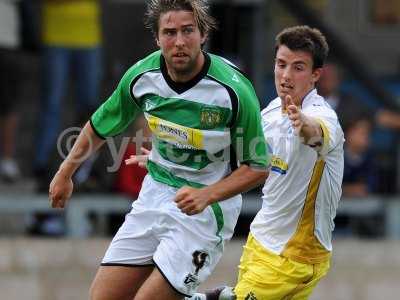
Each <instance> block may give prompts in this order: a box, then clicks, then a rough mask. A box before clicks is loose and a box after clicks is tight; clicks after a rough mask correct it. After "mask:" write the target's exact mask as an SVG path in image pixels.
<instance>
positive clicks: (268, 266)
mask: <svg viewBox="0 0 400 300" xmlns="http://www.w3.org/2000/svg"><path fill="white" fill-rule="evenodd" d="M240 264H241V266H240V269H241V275H240V278H239V281H238V283H237V285H236V287H235V294H236V296H237V299H238V300H241V299H253V298H254V299H268V300H282V299H286V298H285V297H286V296H288V295H290V293H291V292H292V291H294V290H295V289H296V288H297V287H298V286H299V284H303V283H304V282H308V281H309V280H310V279H311V278H312V275H313V268H312V266H311V265H306V264H301V263H297V262H294V261H292V260H290V259H287V258H285V257H282V256H279V255H277V254H275V253H272V252H271V251H268V250H267V249H265V248H264V247H263V246H262V245H261V244H260V243H258V242H257V240H255V239H254V237H253V236H252V235H250V236H249V239H248V242H247V243H246V246H245V248H244V253H243V256H242V260H241V262H240Z"/></svg>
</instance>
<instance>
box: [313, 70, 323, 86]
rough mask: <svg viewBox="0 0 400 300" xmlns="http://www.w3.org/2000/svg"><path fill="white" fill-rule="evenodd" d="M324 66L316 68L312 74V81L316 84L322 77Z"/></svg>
mask: <svg viewBox="0 0 400 300" xmlns="http://www.w3.org/2000/svg"><path fill="white" fill-rule="evenodd" d="M321 73H322V68H315V69H314V70H313V72H312V74H311V78H312V82H313V83H314V84H315V83H316V82H317V81H318V80H319V78H320V77H321Z"/></svg>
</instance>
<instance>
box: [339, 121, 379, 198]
mask: <svg viewBox="0 0 400 300" xmlns="http://www.w3.org/2000/svg"><path fill="white" fill-rule="evenodd" d="M370 131H371V123H370V121H369V120H368V119H367V118H363V117H360V118H355V119H354V120H353V121H352V122H350V123H349V124H348V125H347V128H345V137H346V143H345V147H344V175H343V196H346V197H366V196H368V195H369V194H370V193H371V192H374V191H375V188H376V171H375V170H374V159H373V157H372V155H371V152H370V151H369V145H370Z"/></svg>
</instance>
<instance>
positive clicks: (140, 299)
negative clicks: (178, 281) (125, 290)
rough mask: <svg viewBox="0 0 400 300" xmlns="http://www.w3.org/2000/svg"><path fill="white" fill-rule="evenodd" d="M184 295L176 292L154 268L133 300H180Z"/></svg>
mask: <svg viewBox="0 0 400 300" xmlns="http://www.w3.org/2000/svg"><path fill="white" fill-rule="evenodd" d="M183 298H184V295H183V294H181V293H179V292H178V291H176V290H175V289H174V288H173V287H172V286H171V285H170V284H169V283H168V281H167V280H166V279H165V278H164V276H163V275H162V274H161V273H160V271H159V270H158V269H157V268H155V269H154V270H153V272H152V273H151V275H150V276H149V277H148V278H147V279H146V281H145V282H144V283H143V284H142V286H141V287H140V289H139V291H138V292H137V294H136V296H135V298H134V300H148V299H163V300H180V299H183Z"/></svg>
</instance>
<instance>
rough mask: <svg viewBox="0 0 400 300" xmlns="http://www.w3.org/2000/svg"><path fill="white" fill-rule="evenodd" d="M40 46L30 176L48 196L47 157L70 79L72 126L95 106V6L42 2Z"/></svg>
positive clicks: (85, 0) (81, 1) (87, 1)
mask: <svg viewBox="0 0 400 300" xmlns="http://www.w3.org/2000/svg"><path fill="white" fill-rule="evenodd" d="M42 42H43V58H42V59H43V62H42V67H43V70H42V72H43V73H42V105H41V110H42V111H41V113H40V114H39V116H40V128H39V136H38V144H37V149H36V151H37V153H36V156H35V161H34V172H35V175H36V177H37V180H38V189H39V191H40V190H43V191H47V189H48V182H49V178H50V177H49V176H51V174H49V173H50V165H49V164H50V162H49V157H50V154H51V153H52V150H53V149H54V148H55V144H56V140H57V135H58V134H59V130H60V120H61V111H62V108H61V102H62V98H63V97H64V96H65V95H66V90H67V88H68V85H69V78H70V77H69V76H70V74H72V75H73V77H72V78H73V79H74V81H75V82H74V83H75V95H76V98H77V100H78V101H77V107H76V110H75V112H76V115H75V117H76V118H77V120H75V122H74V123H75V124H79V123H81V122H82V120H87V119H88V117H89V115H90V114H91V113H92V112H93V110H94V108H96V107H97V106H98V100H99V96H98V91H99V84H100V79H101V70H102V67H101V66H102V59H101V22H100V3H99V1H97V0H73V1H71V0H44V1H43V3H42ZM70 72H73V73H70Z"/></svg>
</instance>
